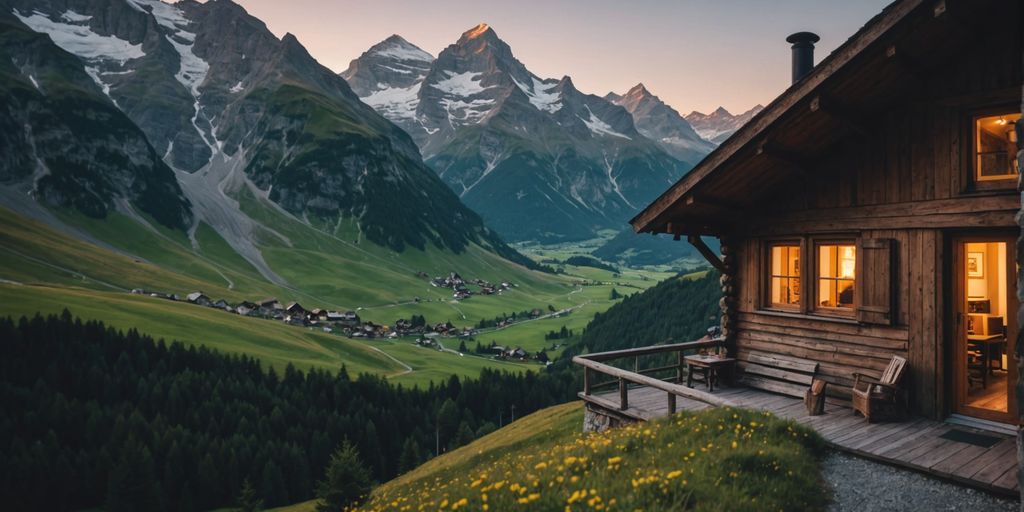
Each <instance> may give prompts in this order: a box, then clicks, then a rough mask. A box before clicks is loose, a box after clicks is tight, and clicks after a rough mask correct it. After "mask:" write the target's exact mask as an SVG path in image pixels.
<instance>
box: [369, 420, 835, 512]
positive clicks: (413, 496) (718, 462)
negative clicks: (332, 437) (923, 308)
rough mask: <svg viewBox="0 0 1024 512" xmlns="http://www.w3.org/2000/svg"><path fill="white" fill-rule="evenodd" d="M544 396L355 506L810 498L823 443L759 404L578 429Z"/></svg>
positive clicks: (526, 506) (792, 504)
mask: <svg viewBox="0 0 1024 512" xmlns="http://www.w3.org/2000/svg"><path fill="white" fill-rule="evenodd" d="M581 413H582V405H581V404H580V403H579V402H576V403H570V404H565V405H560V406H556V407H551V408H549V409H545V410H543V411H539V412H537V413H534V414H533V415H530V416H528V417H525V418H523V419H521V420H519V421H517V422H515V423H513V424H512V425H510V426H508V427H505V428H504V429H500V430H498V431H497V432H494V433H492V434H490V435H488V436H485V437H483V438H481V439H479V440H477V441H476V442H474V443H472V444H469V445H467V446H465V447H463V448H460V449H458V450H455V451H453V452H451V453H449V454H446V455H444V456H441V457H438V458H435V459H433V460H431V461H430V462H428V463H426V464H424V465H423V466H421V467H419V468H417V469H416V470H414V471H412V472H410V473H408V474H406V475H403V476H401V477H399V478H397V479H395V480H393V481H391V482H388V483H387V484H384V485H383V486H381V487H380V488H378V489H377V490H376V491H375V492H374V493H373V495H372V496H371V498H370V500H369V501H368V502H367V503H366V504H364V506H363V507H362V508H361V509H360V510H366V511H392V510H395V511H402V510H409V511H418V510H490V511H508V510H531V511H533V510H558V511H581V510H628V511H633V510H684V509H690V510H729V511H733V510H736V511H742V510H751V511H754V510H757V511H760V510H786V511H797V510H821V509H824V507H825V505H826V503H827V500H828V496H827V494H826V493H825V492H823V491H822V485H821V480H820V462H819V461H820V455H821V454H822V450H823V446H824V445H823V443H822V441H821V440H820V438H819V437H818V436H817V435H816V434H815V433H814V432H812V431H811V430H809V429H807V428H805V427H802V426H800V425H798V424H796V423H794V422H792V421H785V420H781V419H778V418H776V417H774V416H771V415H768V414H766V413H763V412H757V411H750V410H743V409H711V410H707V411H704V412H699V413H682V414H680V415H677V416H674V417H672V418H666V419H663V420H660V421H655V422H651V423H647V424H638V425H634V426H629V427H625V428H621V429H616V430H612V431H609V432H605V433H600V434H589V435H586V434H580V433H578V432H579V428H580V425H581V421H582V414H581Z"/></svg>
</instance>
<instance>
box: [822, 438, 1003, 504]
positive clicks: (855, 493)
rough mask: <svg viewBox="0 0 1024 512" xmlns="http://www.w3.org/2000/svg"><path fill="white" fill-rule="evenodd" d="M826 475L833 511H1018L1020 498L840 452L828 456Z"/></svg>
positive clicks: (825, 466)
mask: <svg viewBox="0 0 1024 512" xmlns="http://www.w3.org/2000/svg"><path fill="white" fill-rule="evenodd" d="M824 475H825V480H826V481H827V482H828V484H829V487H831V490H832V495H833V497H834V501H833V503H832V505H831V506H829V511H830V512H847V511H850V512H852V511H856V512H880V511H897V510H925V511H939V510H956V511H969V512H988V511H1016V510H1018V507H1019V503H1018V501H1017V500H1011V499H1006V498H1001V497H997V496H994V495H991V494H988V493H985V492H982V491H976V490H974V489H969V488H967V487H964V486H960V485H956V484H952V483H949V482H944V481H942V480H938V479H935V478H931V477H928V476H925V475H922V474H920V473H916V472H914V471H910V470H906V469H898V468H895V467H893V466H889V465H887V464H880V463H878V462H874V461H870V460H867V459H862V458H859V457H853V456H851V455H846V454H843V453H839V452H832V453H831V454H830V455H828V456H827V457H826V458H825V464H824Z"/></svg>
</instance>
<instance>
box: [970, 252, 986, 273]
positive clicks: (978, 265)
mask: <svg viewBox="0 0 1024 512" xmlns="http://www.w3.org/2000/svg"><path fill="white" fill-rule="evenodd" d="M967 277H969V278H973V279H979V278H983V277H985V253H983V252H969V253H967Z"/></svg>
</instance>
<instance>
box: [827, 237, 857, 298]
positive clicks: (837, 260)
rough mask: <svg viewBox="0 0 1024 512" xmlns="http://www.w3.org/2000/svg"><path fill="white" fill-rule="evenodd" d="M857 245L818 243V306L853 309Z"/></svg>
mask: <svg viewBox="0 0 1024 512" xmlns="http://www.w3.org/2000/svg"><path fill="white" fill-rule="evenodd" d="M856 272H857V246H855V245H853V243H828V244H821V245H818V276H817V279H818V303H817V304H818V306H819V307H822V308H838V309H849V310H851V311H852V310H853V286H854V280H855V279H856Z"/></svg>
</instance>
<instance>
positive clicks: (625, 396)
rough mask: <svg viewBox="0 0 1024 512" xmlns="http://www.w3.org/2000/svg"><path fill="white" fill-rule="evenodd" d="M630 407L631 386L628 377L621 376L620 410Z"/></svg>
mask: <svg viewBox="0 0 1024 512" xmlns="http://www.w3.org/2000/svg"><path fill="white" fill-rule="evenodd" d="M626 409H629V387H628V383H627V382H626V379H623V378H622V377H619V410H621V411H625V410H626Z"/></svg>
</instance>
